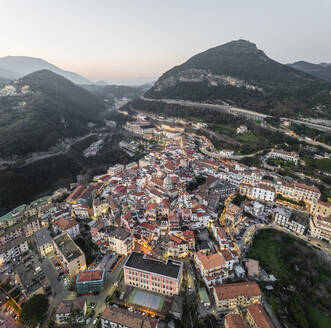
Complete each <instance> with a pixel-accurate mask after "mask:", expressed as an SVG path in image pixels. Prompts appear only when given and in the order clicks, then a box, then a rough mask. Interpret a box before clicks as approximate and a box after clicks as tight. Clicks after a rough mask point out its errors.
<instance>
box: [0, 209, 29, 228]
mask: <svg viewBox="0 0 331 328" xmlns="http://www.w3.org/2000/svg"><path fill="white" fill-rule="evenodd" d="M25 207H26V205H20V206H18V207H16V208H15V209H13V210H12V211H10V212H9V213H7V214H5V215H3V216H1V217H0V228H6V227H10V226H12V225H13V224H15V223H17V222H19V221H21V220H23V214H24V209H25Z"/></svg>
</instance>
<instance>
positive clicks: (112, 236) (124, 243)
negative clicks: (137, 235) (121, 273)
mask: <svg viewBox="0 0 331 328" xmlns="http://www.w3.org/2000/svg"><path fill="white" fill-rule="evenodd" d="M105 230H106V234H105V235H106V237H105V239H106V240H107V241H108V245H109V249H110V250H111V251H113V252H115V253H117V254H120V255H128V254H129V253H130V252H131V251H132V250H133V248H134V241H133V237H132V234H131V233H130V232H129V231H127V230H125V229H124V228H122V227H115V226H108V227H106V228H105Z"/></svg>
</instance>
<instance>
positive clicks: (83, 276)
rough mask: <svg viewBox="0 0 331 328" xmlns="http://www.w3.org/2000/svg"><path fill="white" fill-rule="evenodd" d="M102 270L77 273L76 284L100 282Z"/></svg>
mask: <svg viewBox="0 0 331 328" xmlns="http://www.w3.org/2000/svg"><path fill="white" fill-rule="evenodd" d="M103 273H104V270H88V271H81V272H80V273H79V276H78V279H77V281H78V282H86V281H94V280H101V279H102V276H103Z"/></svg>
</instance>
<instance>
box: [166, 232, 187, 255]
mask: <svg viewBox="0 0 331 328" xmlns="http://www.w3.org/2000/svg"><path fill="white" fill-rule="evenodd" d="M167 253H168V254H167V255H168V256H170V257H185V256H187V255H188V243H187V242H186V241H185V240H183V239H181V238H179V237H176V236H174V235H171V236H170V237H169V242H168V252H167Z"/></svg>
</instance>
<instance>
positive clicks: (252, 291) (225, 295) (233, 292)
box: [215, 281, 262, 300]
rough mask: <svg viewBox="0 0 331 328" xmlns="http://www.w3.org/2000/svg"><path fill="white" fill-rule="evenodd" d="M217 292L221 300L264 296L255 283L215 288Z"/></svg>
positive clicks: (240, 283)
mask: <svg viewBox="0 0 331 328" xmlns="http://www.w3.org/2000/svg"><path fill="white" fill-rule="evenodd" d="M215 292H216V295H217V298H218V299H219V300H227V299H233V298H237V297H238V296H241V295H243V296H246V297H252V296H261V295H262V293H261V290H260V287H259V286H258V284H257V283H256V282H254V281H249V282H238V283H232V284H224V285H218V286H215Z"/></svg>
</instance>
